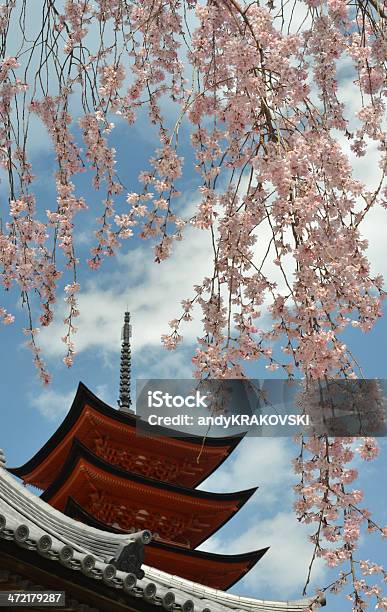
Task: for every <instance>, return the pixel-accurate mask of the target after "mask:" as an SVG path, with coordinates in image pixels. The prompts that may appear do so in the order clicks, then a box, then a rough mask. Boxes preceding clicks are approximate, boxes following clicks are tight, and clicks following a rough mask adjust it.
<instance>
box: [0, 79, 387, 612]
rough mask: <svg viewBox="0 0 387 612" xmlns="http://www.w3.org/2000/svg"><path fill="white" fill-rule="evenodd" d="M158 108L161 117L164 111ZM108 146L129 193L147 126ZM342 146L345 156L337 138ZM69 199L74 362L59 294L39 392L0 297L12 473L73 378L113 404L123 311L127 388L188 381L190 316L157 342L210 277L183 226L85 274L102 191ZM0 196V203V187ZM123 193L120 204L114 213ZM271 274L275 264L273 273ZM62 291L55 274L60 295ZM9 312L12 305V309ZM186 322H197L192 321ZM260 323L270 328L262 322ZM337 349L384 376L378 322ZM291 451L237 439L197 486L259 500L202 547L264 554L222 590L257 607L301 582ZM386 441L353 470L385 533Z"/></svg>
mask: <svg viewBox="0 0 387 612" xmlns="http://www.w3.org/2000/svg"><path fill="white" fill-rule="evenodd" d="M341 87H342V93H343V95H344V99H345V100H346V102H347V105H348V107H350V106H351V105H352V104H353V101H354V99H355V92H354V88H353V85H352V84H351V80H350V79H347V80H345V79H344V80H343V82H342V83H341ZM166 110H167V111H168V109H166ZM117 125H118V127H117V130H115V131H114V132H113V135H112V140H111V144H112V145H114V146H115V148H116V149H117V158H118V161H119V163H118V170H119V176H120V178H121V180H122V181H123V183H124V184H125V191H135V190H136V188H137V186H138V184H137V175H138V172H139V171H140V170H142V169H146V168H147V164H148V160H149V157H151V155H152V154H153V144H154V141H153V139H152V129H151V128H150V126H149V125H148V122H147V120H146V117H145V116H143V117H141V119H140V122H139V124H137V125H136V126H134V127H130V128H129V127H128V126H124V125H123V124H117ZM32 135H33V139H32V142H31V145H30V151H29V152H30V158H31V160H32V163H33V166H34V174H35V175H36V181H35V183H34V186H33V187H34V191H35V193H36V195H37V198H38V203H39V207H40V210H42V211H44V210H45V209H46V208H48V207H54V206H55V198H56V195H55V190H54V181H53V173H54V171H55V167H54V156H53V152H52V150H51V146H50V143H49V140H48V138H47V137H46V136H45V135H44V132H43V131H42V126H41V125H40V124H39V122H38V121H35V123H33V125H32ZM188 137H189V133H188V130H187V127H186V126H185V124H183V126H182V130H181V133H180V142H181V144H182V146H183V154H184V155H185V157H186V168H187V171H186V172H185V174H184V177H183V179H182V181H181V189H182V196H181V199H180V207H181V208H182V209H185V210H186V211H187V210H189V209H190V208H191V207H192V206H193V204H194V203H195V201H196V200H197V196H196V194H195V187H196V185H197V177H196V175H195V174H194V173H193V171H192V170H190V160H191V158H190V155H191V153H190V151H189V149H188V147H187V146H186V144H187V141H188ZM342 144H343V146H344V147H346V149H347V147H348V145H347V142H346V141H345V140H343V141H342ZM352 161H353V163H354V170H355V175H356V176H357V178H360V179H362V180H366V181H367V182H368V183H370V184H372V183H373V182H375V180H376V156H375V152H373V151H371V155H370V156H367V157H366V158H363V159H361V160H355V159H353V158H352ZM77 189H78V192H79V194H83V195H85V197H86V200H87V202H88V205H89V210H88V211H87V212H81V213H79V215H78V226H77V231H76V248H77V255H78V257H79V258H80V260H81V263H80V267H79V271H78V279H79V282H80V283H81V286H82V292H81V295H80V306H81V316H80V317H79V320H78V324H79V332H78V334H77V337H76V343H77V350H78V354H77V356H76V361H75V364H74V366H73V368H72V369H70V370H69V369H67V367H66V366H64V364H63V363H62V361H61V360H62V357H63V356H64V354H65V351H64V348H65V347H64V345H63V343H62V342H61V341H60V338H61V336H62V335H63V326H62V323H61V319H62V318H63V316H64V314H65V309H64V306H65V305H64V303H63V301H62V297H63V295H62V294H61V293H60V295H59V299H58V303H57V307H56V320H55V322H54V324H53V325H52V326H51V327H50V328H49V329H48V330H45V331H44V332H42V334H41V338H40V340H41V345H42V347H43V349H44V357H45V360H46V362H47V365H48V368H49V370H50V371H51V373H52V374H53V382H52V384H51V386H50V387H49V388H48V389H43V388H42V386H41V384H40V382H39V381H38V380H37V378H36V374H35V370H34V367H33V365H32V362H31V354H30V352H29V351H28V350H27V349H26V348H25V347H24V342H25V337H24V336H23V334H22V332H21V329H22V328H23V327H25V326H26V325H27V314H26V313H25V312H24V311H23V310H22V309H21V307H20V303H19V302H18V294H17V291H15V290H12V291H10V292H9V293H8V294H5V293H3V294H0V295H1V297H0V305H2V306H4V307H6V308H7V309H8V310H9V311H11V312H12V313H13V314H15V316H16V321H15V323H14V325H12V326H8V327H5V326H2V327H1V330H0V331H1V334H2V345H1V346H2V360H1V365H2V372H1V377H0V388H1V398H2V418H1V426H0V447H2V448H4V450H5V453H6V457H7V462H8V464H9V465H19V464H21V463H23V462H24V461H26V460H27V459H28V458H30V457H31V456H32V455H33V454H34V453H35V452H36V451H37V450H38V449H39V448H40V447H41V445H42V444H43V443H44V442H45V441H46V440H47V438H48V437H49V436H50V435H51V434H52V433H53V431H55V429H56V428H57V426H58V425H59V424H60V422H61V421H62V419H63V417H64V415H65V414H66V412H67V410H68V409H69V407H70V405H71V402H72V399H73V397H74V394H75V391H76V388H77V384H78V381H80V380H81V381H82V382H84V383H85V384H86V385H87V386H88V387H89V388H90V389H91V390H92V391H93V392H94V393H96V394H97V395H98V396H99V397H101V399H104V400H105V401H107V402H108V403H110V404H111V405H112V406H115V405H116V400H117V396H118V385H119V351H120V333H121V325H122V318H123V312H124V310H125V309H126V307H129V309H130V310H131V313H132V322H133V379H134V380H135V378H136V377H138V378H149V377H152V378H173V377H178V378H183V377H190V374H191V357H192V354H193V351H194V346H195V340H196V336H197V335H198V334H199V333H200V316H199V317H196V319H195V321H194V322H193V324H192V325H189V326H186V327H185V328H183V335H184V343H183V345H182V346H181V347H180V348H179V349H178V350H177V351H176V352H173V353H170V352H167V351H165V350H164V349H163V348H162V347H161V343H160V336H161V334H162V333H166V332H167V331H168V321H169V320H171V319H173V318H175V316H176V315H177V314H179V312H180V308H179V303H180V300H182V299H184V298H187V297H189V296H190V294H191V289H192V286H193V285H194V284H195V283H197V282H200V281H201V280H202V278H203V276H204V275H205V274H206V273H207V271H208V268H209V261H210V258H211V247H210V240H209V236H208V235H207V234H206V233H205V232H202V231H200V230H196V229H190V230H189V231H188V233H187V238H186V239H185V240H184V241H183V242H181V243H179V244H177V245H176V246H175V251H174V254H173V256H172V257H171V259H170V260H168V261H166V262H164V263H162V264H160V265H157V264H155V263H154V262H153V251H152V245H151V244H150V243H149V242H142V241H140V240H139V239H137V238H134V239H131V240H128V241H126V242H125V243H124V245H123V248H122V249H121V250H120V252H119V254H118V256H117V257H116V258H114V259H110V260H107V261H105V262H104V265H103V267H102V269H101V270H100V271H97V272H92V271H90V270H89V269H88V268H87V266H86V265H85V260H86V259H87V257H88V256H89V253H88V252H89V248H90V246H92V243H93V238H92V231H93V229H97V226H96V224H95V223H94V221H93V219H94V217H95V216H96V215H97V214H99V213H100V211H101V210H102V208H101V205H100V202H101V200H102V199H103V197H104V194H103V191H102V192H101V193H100V194H96V193H95V192H94V191H93V190H92V189H91V187H90V174H89V173H87V174H84V175H81V176H80V178H79V179H77ZM0 195H1V197H2V198H3V201H4V197H5V195H6V194H5V188H4V185H3V186H0ZM124 199H125V192H124V195H123V196H122V198H121V199H120V202H121V206H122V210H124ZM384 215H385V212H384V211H381V210H375V211H371V214H370V216H369V219H368V220H367V221H366V222H365V223H364V227H363V232H364V234H365V236H366V237H368V238H369V240H370V249H369V256H370V259H371V262H372V266H373V269H374V271H375V272H381V273H384V275H385V276H386V272H387V270H386V259H387V258H386V255H385V238H384V232H385V230H384V227H385V219H384ZM272 268H273V270H272V271H273V274H275V273H277V272H276V269H275V268H276V266H274V265H273V266H272ZM67 282H71V277H70V276H68V277H64V278H63V279H62V281H61V282H60V288H61V289H63V285H64V284H66V283H67ZM15 303H16V304H17V305H16V306H15ZM196 314H197V313H196ZM266 322H267V323H268V324H269V323H270V322H269V320H268V318H267V317H266ZM344 337H345V341H346V342H347V344H348V346H349V347H350V348H351V350H352V352H353V353H354V354H355V356H356V357H357V359H358V361H359V362H360V363H361V365H362V368H363V371H364V374H365V376H366V377H370V378H371V377H378V378H387V375H386V366H385V346H386V343H387V323H386V319H385V318H384V319H381V320H380V321H379V322H378V324H377V325H376V327H375V328H374V329H373V330H372V331H371V332H369V333H368V334H363V333H362V332H360V331H358V330H355V329H352V328H351V329H350V330H348V331H347V332H346V334H345V336H344ZM249 373H250V374H251V376H252V377H255V378H259V377H266V376H267V371H266V370H265V369H264V367H263V366H261V365H260V364H254V365H252V366H250V369H249ZM296 453H297V447H296V446H295V445H294V443H293V442H292V441H291V440H287V439H262V440H260V439H248V440H244V441H243V442H242V443H241V445H240V446H239V447H238V449H237V450H236V451H235V453H234V454H233V456H232V457H230V458H229V459H228V460H227V461H226V462H225V463H224V464H223V466H222V467H221V468H220V469H219V470H218V471H217V472H216V474H214V475H213V476H212V477H211V478H210V479H209V480H208V481H206V482H205V483H204V484H203V488H206V489H208V490H214V491H232V490H236V489H243V488H247V487H250V486H259V490H258V492H257V493H256V494H255V495H254V497H253V498H252V499H251V500H250V501H249V502H248V503H247V504H246V506H245V507H244V508H243V509H242V510H241V511H240V512H239V513H238V514H237V515H236V516H235V517H234V518H233V519H232V520H231V521H230V522H229V523H228V524H227V525H226V526H225V527H223V528H222V530H221V531H220V532H219V533H217V534H215V535H214V536H213V537H212V538H211V539H210V540H209V541H208V542H207V543H206V544H205V548H206V549H208V550H212V551H217V552H220V553H228V554H231V553H238V552H245V551H247V550H251V549H256V548H260V547H265V546H271V549H270V551H269V552H268V553H267V554H266V555H265V557H264V558H263V559H262V560H261V561H260V562H259V563H258V565H257V566H256V568H254V569H253V570H252V571H251V572H250V574H249V575H248V576H247V577H246V578H245V579H244V580H243V581H241V582H240V583H239V584H237V585H236V586H235V587H234V588H233V591H234V592H237V593H240V594H246V595H250V596H256V597H259V598H268V599H288V598H299V597H300V596H301V591H302V586H303V584H304V581H305V577H306V572H307V566H308V563H309V559H310V556H311V554H312V545H310V544H309V543H308V542H307V539H306V534H305V528H304V527H303V526H301V525H300V524H299V523H298V522H297V520H296V518H295V515H294V513H293V512H292V504H293V501H294V496H293V492H292V485H293V484H295V476H294V475H293V474H292V469H291V465H290V461H291V458H292V457H293V456H294V455H295V454H296ZM386 454H387V444H386V441H381V453H380V457H379V458H378V459H377V460H376V461H374V462H372V463H362V465H361V476H360V480H359V487H360V488H362V489H364V491H365V502H364V504H363V505H364V506H366V507H368V508H370V509H371V510H373V511H374V518H375V520H376V522H379V523H382V524H385V523H386V516H385V508H386V507H387V487H385V486H384V487H382V486H381V484H382V483H386V482H387V462H386ZM359 556H361V557H362V558H366V559H368V558H370V559H372V560H374V561H376V562H383V560H385V558H386V554H385V551H383V549H382V542H381V540H380V538H379V536H378V535H375V534H374V535H370V536H365V537H364V538H363V539H362V541H361V555H359ZM333 575H334V574H333V573H332V572H330V571H327V570H326V569H325V568H324V566H323V565H322V564H318V565H317V568H316V572H315V576H314V581H313V585H312V588H311V591H310V592H311V593H313V587H314V586H317V585H318V586H320V585H325V584H327V583H329V582H330V581H331V579H332V576H333ZM327 610H329V611H332V612H345V611H346V610H350V603H349V602H348V601H347V600H345V598H344V596H343V595H339V596H333V595H331V596H330V597H329V599H328V605H327Z"/></svg>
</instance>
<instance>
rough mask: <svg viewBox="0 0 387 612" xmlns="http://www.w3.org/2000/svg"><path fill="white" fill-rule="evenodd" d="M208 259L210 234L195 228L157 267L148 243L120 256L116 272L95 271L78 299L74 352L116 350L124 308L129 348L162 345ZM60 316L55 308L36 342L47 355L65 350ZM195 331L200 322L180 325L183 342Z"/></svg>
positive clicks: (61, 312)
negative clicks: (129, 332)
mask: <svg viewBox="0 0 387 612" xmlns="http://www.w3.org/2000/svg"><path fill="white" fill-rule="evenodd" d="M211 260H212V251H211V245H210V235H209V233H208V232H202V231H200V230H197V229H194V228H190V229H189V230H188V231H187V235H186V238H185V240H183V241H182V242H179V243H176V245H175V252H174V254H173V255H172V257H171V258H170V259H168V260H166V261H165V262H163V263H161V264H159V265H156V264H155V263H154V261H153V254H152V252H151V251H150V245H149V244H147V245H146V246H141V247H137V248H135V249H133V250H132V251H130V252H129V253H128V254H127V255H119V256H118V258H117V266H116V268H115V271H114V272H108V271H106V272H104V271H103V270H102V271H100V272H99V273H98V274H97V276H96V277H95V280H93V281H89V282H88V283H87V284H86V286H85V288H84V290H83V291H81V293H80V295H79V307H80V311H81V315H80V317H79V319H78V321H77V324H79V332H78V333H77V335H76V338H75V340H76V345H77V351H78V352H81V351H83V350H85V349H87V348H96V347H98V348H102V349H103V350H105V351H114V352H116V351H117V347H118V346H119V340H120V331H121V321H122V316H123V312H124V310H126V308H129V310H130V311H131V314H132V321H133V331H134V334H133V339H132V347H133V350H134V351H136V352H138V351H141V350H142V351H144V350H145V347H149V346H150V345H158V346H161V345H160V337H161V334H163V333H167V332H168V331H169V326H168V322H169V321H170V320H171V319H172V318H175V317H176V316H178V315H180V311H181V306H180V301H181V300H182V299H184V298H187V297H190V296H191V295H192V293H193V289H192V287H193V285H194V284H195V283H200V282H201V281H202V279H203V277H204V276H205V275H206V274H207V273H208V265H209V262H211ZM65 312H66V311H65V305H64V304H62V305H61V306H60V307H59V308H58V310H57V313H56V316H57V318H56V321H55V322H54V323H53V324H52V325H51V326H50V327H49V328H48V329H43V330H42V332H41V334H40V337H39V340H40V344H41V346H42V347H43V349H44V351H45V353H46V354H47V355H49V356H53V355H55V356H57V355H61V354H63V352H64V350H63V349H64V346H63V343H62V342H61V340H60V338H61V336H62V335H63V324H62V319H63V317H64V316H65ZM199 331H200V321H198V320H197V319H196V320H195V321H194V322H191V323H190V324H189V325H186V326H184V327H183V334H184V337H185V340H186V341H187V342H188V343H194V342H195V340H196V337H197V335H198V333H199ZM140 358H141V357H140ZM142 358H144V353H142ZM164 358H165V359H166V360H172V361H173V359H174V358H171V357H166V356H165V357H163V359H164ZM175 359H176V358H175Z"/></svg>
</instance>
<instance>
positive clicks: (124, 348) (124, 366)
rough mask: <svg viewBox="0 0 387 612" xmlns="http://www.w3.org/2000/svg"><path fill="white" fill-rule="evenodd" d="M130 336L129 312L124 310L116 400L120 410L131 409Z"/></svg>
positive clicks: (127, 410)
mask: <svg viewBox="0 0 387 612" xmlns="http://www.w3.org/2000/svg"><path fill="white" fill-rule="evenodd" d="M131 337H132V326H131V324H130V312H128V311H126V312H125V316H124V325H123V327H122V332H121V365H120V397H119V400H118V402H117V403H118V406H119V409H120V410H121V411H122V412H129V411H132V407H131V406H132V399H131V395H130V383H131V369H132V352H131V347H130V338H131Z"/></svg>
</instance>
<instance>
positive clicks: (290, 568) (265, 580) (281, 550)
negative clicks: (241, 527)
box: [206, 500, 326, 599]
mask: <svg viewBox="0 0 387 612" xmlns="http://www.w3.org/2000/svg"><path fill="white" fill-rule="evenodd" d="M279 507H281V501H280V500H279ZM250 523H251V524H250V525H249V526H248V527H247V528H246V529H245V531H244V532H243V533H242V534H241V535H239V536H238V537H237V538H232V540H231V539H222V538H219V536H215V538H211V540H209V542H210V544H209V545H208V546H206V549H207V550H211V551H212V552H216V553H219V554H230V553H231V552H232V553H235V554H236V553H242V552H246V551H247V550H255V549H259V548H264V547H266V546H270V549H269V550H268V551H267V553H266V554H265V555H264V557H263V558H262V559H261V560H260V561H259V563H258V564H257V565H256V566H255V567H254V568H253V569H252V570H250V572H249V573H248V574H247V575H246V576H245V578H244V579H243V580H242V581H241V582H240V583H239V584H238V592H239V593H242V592H244V591H246V590H250V589H252V590H253V591H254V593H256V594H258V595H259V592H260V589H262V590H263V589H265V590H266V589H270V592H271V593H273V595H274V596H275V597H277V598H278V599H286V598H288V597H294V596H297V593H298V594H299V596H300V594H301V590H302V587H303V586H304V584H305V580H306V576H307V570H308V565H309V562H310V560H311V557H312V554H313V545H312V544H311V543H310V542H308V539H307V533H308V532H310V528H309V529H308V528H306V527H305V526H303V525H301V524H300V523H299V522H298V521H297V519H296V516H295V514H294V513H292V512H286V511H282V510H281V511H280V512H278V513H277V514H276V515H275V516H273V517H270V518H266V519H264V520H261V519H259V516H255V517H253V518H252V520H251V522H250ZM325 572H326V570H325V567H324V565H323V562H322V561H321V560H317V561H316V564H315V566H314V571H313V573H312V580H313V581H314V582H317V581H318V582H319V583H320V584H321V583H322V582H323V580H324V575H325ZM311 593H312V594H313V591H312V589H311Z"/></svg>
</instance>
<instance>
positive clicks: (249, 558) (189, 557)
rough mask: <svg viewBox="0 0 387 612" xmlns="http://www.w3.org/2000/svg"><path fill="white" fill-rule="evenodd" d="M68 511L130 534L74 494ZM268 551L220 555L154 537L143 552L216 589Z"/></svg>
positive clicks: (100, 526)
mask: <svg viewBox="0 0 387 612" xmlns="http://www.w3.org/2000/svg"><path fill="white" fill-rule="evenodd" d="M65 514H66V515H67V516H70V517H71V518H74V519H76V520H79V521H81V522H82V523H85V524H86V525H90V526H91V527H95V528H97V529H102V530H104V531H111V532H112V533H119V534H124V533H127V532H125V531H123V530H122V529H117V528H116V527H112V526H110V525H105V523H102V522H100V521H98V520H97V519H96V518H95V517H94V516H92V515H91V514H89V513H88V512H87V511H86V510H85V509H84V508H82V506H80V505H79V504H78V503H77V502H76V501H75V500H74V499H73V498H72V497H70V498H69V499H68V501H67V504H66V508H65ZM268 550H269V549H268V548H262V549H261V550H254V551H251V552H248V553H243V554H239V555H219V554H214V553H210V552H205V551H202V550H190V551H188V550H186V549H184V548H180V547H178V546H173V545H171V544H165V543H164V542H157V541H154V540H153V541H152V542H150V543H149V544H148V545H147V546H146V547H145V549H144V552H145V563H146V564H147V565H150V566H152V567H156V568H158V569H161V570H163V571H165V572H168V573H169V574H172V575H177V574H178V575H179V576H181V577H182V578H186V579H187V580H192V581H193V582H199V583H200V584H204V585H206V586H209V587H212V588H214V589H221V590H227V589H229V588H231V587H232V586H233V585H234V584H235V583H236V582H237V581H238V580H240V579H241V578H242V577H243V576H244V575H245V574H246V573H247V572H248V571H250V569H251V568H252V567H253V566H254V565H255V564H256V563H257V562H258V561H259V560H260V559H261V558H262V557H263V555H264V554H265V553H266V552H267V551H268Z"/></svg>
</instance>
